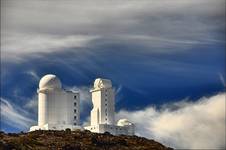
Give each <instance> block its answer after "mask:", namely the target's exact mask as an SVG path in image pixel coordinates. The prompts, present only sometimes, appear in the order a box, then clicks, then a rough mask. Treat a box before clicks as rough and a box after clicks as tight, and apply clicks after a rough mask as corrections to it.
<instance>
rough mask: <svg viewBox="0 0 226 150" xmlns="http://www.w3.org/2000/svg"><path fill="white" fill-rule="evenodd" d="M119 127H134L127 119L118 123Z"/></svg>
mask: <svg viewBox="0 0 226 150" xmlns="http://www.w3.org/2000/svg"><path fill="white" fill-rule="evenodd" d="M117 125H118V126H129V125H133V123H131V122H130V121H129V120H127V119H120V120H119V121H118V122H117Z"/></svg>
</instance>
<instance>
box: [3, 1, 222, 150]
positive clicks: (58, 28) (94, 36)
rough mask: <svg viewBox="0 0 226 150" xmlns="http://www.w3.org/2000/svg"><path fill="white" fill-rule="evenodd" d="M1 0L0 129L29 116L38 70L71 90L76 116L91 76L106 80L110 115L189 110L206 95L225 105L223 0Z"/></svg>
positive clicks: (20, 125)
mask: <svg viewBox="0 0 226 150" xmlns="http://www.w3.org/2000/svg"><path fill="white" fill-rule="evenodd" d="M1 4H2V5H1V10H2V13H1V26H2V29H1V38H2V39H1V100H2V103H1V104H2V105H1V110H2V111H1V114H2V115H1V116H2V119H1V129H2V130H4V131H6V132H19V131H21V130H24V131H26V130H28V128H29V126H30V125H31V124H35V122H36V120H37V95H36V90H37V87H38V82H39V80H40V78H41V77H42V76H43V75H45V74H48V73H51V74H56V75H57V76H58V77H59V78H60V80H61V82H62V84H63V87H64V88H66V89H71V90H75V89H76V90H80V92H81V93H82V95H83V96H82V99H81V100H82V107H83V108H82V114H81V115H82V116H81V119H82V121H83V122H87V118H88V117H89V112H90V110H91V108H92V105H91V100H90V94H89V93H88V90H89V88H91V86H92V84H93V82H94V80H95V79H96V78H98V77H102V78H108V79H111V80H112V82H113V85H114V87H115V89H116V91H117V92H116V93H117V95H116V111H117V112H116V113H117V116H120V115H121V116H125V114H126V113H125V112H131V113H132V112H134V113H135V112H136V111H142V112H145V110H149V109H150V108H151V110H152V109H153V110H155V111H154V112H158V114H159V116H161V115H165V111H166V110H170V111H172V113H175V112H174V111H175V110H174V109H176V111H177V110H183V109H184V108H185V107H186V108H188V109H189V108H190V109H191V110H193V106H194V107H195V106H196V105H199V104H200V103H199V102H200V101H201V103H202V102H203V103H204V104H206V101H208V100H209V101H213V100H215V98H214V96H219V97H220V98H221V102H223V103H225V102H224V100H222V94H223V98H224V96H225V91H224V90H225V76H226V74H225V8H224V6H225V1H223V0H217V1H212V0H198V1H197V0H182V1H181V0H180V1H177V0H175V1H158V2H157V1H139V2H138V1H132V2H128V1H125V2H122V1H115V2H104V1H96V2H91V1H86V2H79V1H77V2H71V1H69V2H66V3H62V2H60V1H58V2H56V3H55V2H54V3H53V2H51V1H26V0H24V1H21V2H17V1H14V0H11V1H1ZM204 97H208V98H207V99H204V100H203V98H204ZM216 99H217V98H216ZM203 103H202V104H203ZM207 104H208V106H210V104H212V103H207ZM191 106H192V107H191ZM205 106H207V105H205ZM210 107H211V106H210ZM224 109H225V108H224ZM224 109H222V110H224ZM3 110H4V111H5V112H3ZM6 112H7V113H8V115H7V113H6ZM123 112H124V113H123ZM151 112H153V111H151ZM182 112H184V111H182ZM193 112H194V111H192V113H193ZM147 113H150V112H147ZM18 114H19V115H18ZM144 114H145V113H144ZM154 114H156V113H154ZM195 115H196V114H195ZM221 115H222V113H221ZM7 116H8V118H7ZM185 116H186V115H185ZM10 117H12V118H10ZM18 118H19V119H18ZM153 118H155V117H153ZM175 118H176V117H175ZM131 119H132V120H133V119H134V120H135V121H136V118H131ZM146 119H150V120H152V118H146ZM158 119H159V118H158ZM223 119H224V120H225V114H224V116H223ZM137 120H139V119H137ZM194 120H196V119H194ZM218 121H219V120H218ZM220 121H222V120H220ZM211 123H213V122H210V123H209V124H211ZM197 124H198V123H197ZM138 126H139V123H138ZM207 126H208V123H207ZM224 127H225V124H224ZM138 130H139V127H138ZM221 131H222V130H221ZM153 132H154V131H153ZM183 132H184V131H183ZM205 132H208V131H205ZM210 132H212V130H210ZM138 134H139V135H141V136H146V137H148V138H154V137H155V138H157V139H159V140H160V141H161V140H163V139H164V138H165V137H166V136H165V135H161V136H162V137H161V136H160V135H158V136H156V134H151V135H145V134H144V135H142V132H138ZM163 137H164V138H163ZM216 137H217V138H218V137H221V136H220V135H217V134H216ZM202 139H203V137H202ZM164 140H165V139H164ZM183 142H184V143H186V140H184V141H183ZM166 143H167V144H168V145H171V144H172V146H178V145H177V144H178V143H176V142H174V141H173V142H172V141H168V142H166ZM191 143H192V142H191ZM200 143H201V142H200ZM206 143H208V142H206ZM206 143H205V144H206ZM201 144H203V143H201ZM215 144H216V143H215ZM217 144H218V146H219V145H220V147H224V146H225V143H223V144H222V142H221V143H220V144H219V143H217ZM217 144H216V145H217ZM203 145H204V144H203ZM203 145H195V144H193V145H192V144H191V145H184V147H186V146H187V147H202V146H203ZM216 145H209V146H211V147H215V146H216ZM222 145H223V146H222Z"/></svg>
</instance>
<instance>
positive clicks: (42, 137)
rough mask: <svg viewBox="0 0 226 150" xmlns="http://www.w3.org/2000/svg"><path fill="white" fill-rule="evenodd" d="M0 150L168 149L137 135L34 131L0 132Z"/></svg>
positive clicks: (168, 149) (169, 149)
mask: <svg viewBox="0 0 226 150" xmlns="http://www.w3.org/2000/svg"><path fill="white" fill-rule="evenodd" d="M0 139H1V140H0V149H68V150H69V149H70V150H171V149H172V148H168V147H166V146H164V145H162V144H160V143H158V142H156V141H154V140H148V139H146V138H143V137H138V136H125V135H120V136H113V135H111V134H109V133H105V134H97V133H91V132H89V131H70V130H66V131H41V130H40V131H34V132H29V133H18V134H15V133H8V134H6V133H4V132H1V133H0Z"/></svg>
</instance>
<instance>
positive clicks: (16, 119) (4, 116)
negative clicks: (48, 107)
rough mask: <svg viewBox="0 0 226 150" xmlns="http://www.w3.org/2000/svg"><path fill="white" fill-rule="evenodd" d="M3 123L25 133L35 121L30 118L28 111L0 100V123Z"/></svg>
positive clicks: (2, 99)
mask: <svg viewBox="0 0 226 150" xmlns="http://www.w3.org/2000/svg"><path fill="white" fill-rule="evenodd" d="M3 122H4V123H5V124H7V125H8V126H10V127H14V128H17V129H19V130H25V131H26V130H27V129H29V127H30V126H31V125H33V124H35V122H36V121H35V120H34V119H32V118H30V114H29V112H28V111H26V110H24V109H23V108H21V107H20V106H18V105H14V104H12V103H11V102H9V101H8V100H6V99H4V98H1V123H3Z"/></svg>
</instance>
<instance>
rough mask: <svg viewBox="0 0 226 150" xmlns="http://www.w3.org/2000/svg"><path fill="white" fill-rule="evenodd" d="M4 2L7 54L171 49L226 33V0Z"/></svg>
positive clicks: (214, 40) (213, 40)
mask: <svg viewBox="0 0 226 150" xmlns="http://www.w3.org/2000/svg"><path fill="white" fill-rule="evenodd" d="M1 3H2V5H1V9H2V13H1V18H2V21H1V26H2V32H1V37H2V40H1V49H2V51H3V55H2V56H3V57H2V58H6V57H7V58H8V57H10V58H12V56H13V55H15V54H16V55H17V58H18V57H19V58H20V59H21V57H24V55H27V54H31V53H39V52H44V53H47V52H53V51H59V50H60V51H62V50H65V48H73V49H74V51H80V50H79V49H78V47H85V48H88V47H92V48H94V47H99V46H104V45H112V44H114V45H127V46H132V47H134V46H136V47H140V49H143V48H144V47H145V50H142V51H145V52H148V53H150V52H155V53H159V52H161V53H162V52H164V53H170V52H171V51H173V52H174V51H178V49H179V50H180V51H181V50H184V49H189V48H191V47H193V46H197V45H209V44H213V43H214V44H219V43H220V44H222V43H224V37H225V35H224V31H225V28H224V27H225V21H224V20H225V19H224V18H225V13H224V12H225V11H224V10H225V8H224V6H225V1H224V0H218V1H212V0H198V1H197V0H174V1H164V0H160V1H153V0H151V1H139V2H137V1H123V2H122V1H110V2H106V1H95V2H91V1H86V2H83V1H76V2H73V1H70V2H61V1H57V2H55V1H54V2H53V1H42V2H40V1H28V0H21V1H20V2H17V1H15V0H12V1H3V2H1ZM100 6H101V7H100ZM13 60H15V57H13V59H11V61H13Z"/></svg>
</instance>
